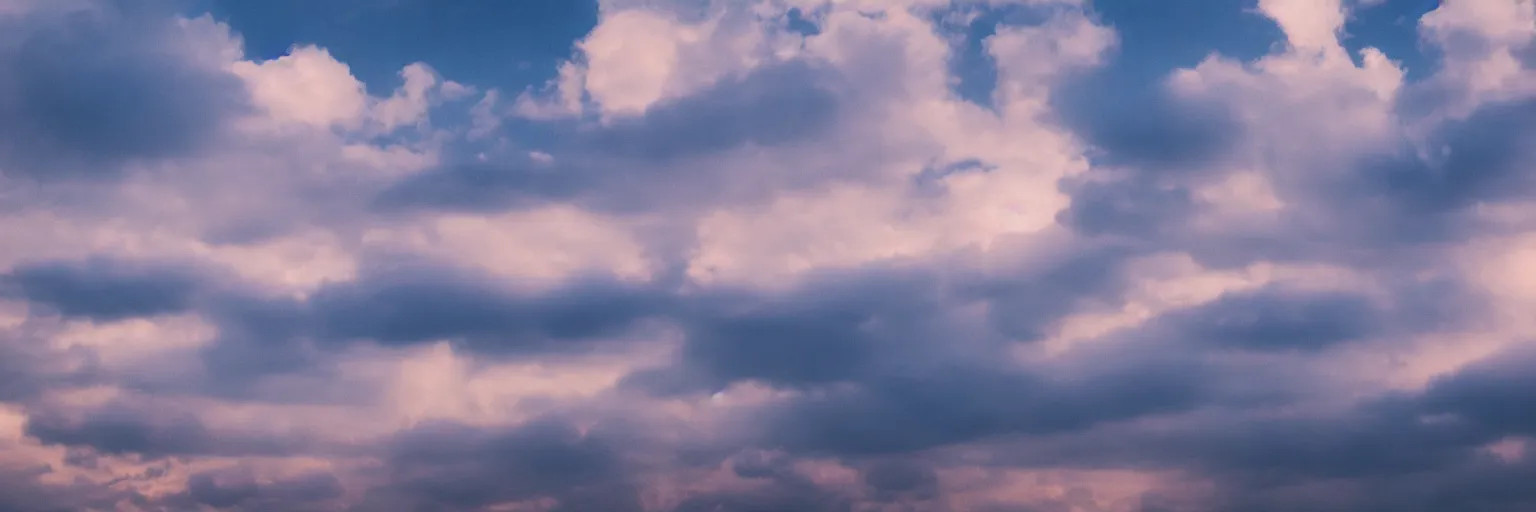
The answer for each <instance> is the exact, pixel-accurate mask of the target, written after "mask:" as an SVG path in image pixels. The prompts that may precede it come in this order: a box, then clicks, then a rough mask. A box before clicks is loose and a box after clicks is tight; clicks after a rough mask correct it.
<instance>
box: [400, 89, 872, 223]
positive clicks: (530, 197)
mask: <svg viewBox="0 0 1536 512" xmlns="http://www.w3.org/2000/svg"><path fill="white" fill-rule="evenodd" d="M837 82H838V78H837V77H836V76H835V74H834V73H832V72H831V71H830V70H828V69H825V68H823V67H820V66H818V65H816V64H812V63H809V62H803V61H790V62H786V63H780V64H774V65H769V66H767V67H765V68H763V69H759V70H756V71H753V72H751V73H748V74H746V75H742V76H728V77H726V78H723V79H722V80H721V81H719V82H718V83H716V84H713V85H711V86H710V87H708V88H705V89H704V90H701V91H697V92H694V93H692V94H689V95H686V96H683V97H680V98H677V99H672V100H664V101H663V102H661V103H659V104H657V105H654V106H652V107H650V108H649V109H647V110H646V112H644V113H643V114H641V115H638V116H635V117H619V118H616V119H615V120H613V121H612V122H610V123H607V124H603V125H597V126H580V127H566V128H563V130H564V135H565V136H564V137H562V138H560V139H558V140H560V141H561V142H560V143H559V144H558V145H557V147H555V148H553V149H552V150H551V151H550V152H551V153H552V154H554V156H555V161H554V162H553V163H549V164H544V163H539V162H535V161H532V160H529V159H527V158H526V157H525V156H523V155H521V154H516V155H510V156H509V155H505V154H497V155H496V156H495V158H489V159H487V160H486V161H480V160H478V159H477V160H466V161H459V162H453V163H450V164H448V165H445V166H443V167H441V168H438V169H434V170H429V171H425V172H423V173H420V174H417V175H414V176H411V177H407V178H405V179H403V180H401V181H400V182H399V183H398V184H396V185H394V186H392V187H390V188H388V189H386V190H384V191H383V192H382V193H380V195H379V196H378V197H377V199H376V201H375V204H376V206H377V207H378V208H379V209H381V210H383V211H402V210H404V211H410V210H416V209H422V208H427V209H441V210H460V211H496V210H505V209H512V208H518V207H523V206H527V205H531V204H539V203H542V202H545V201H573V202H576V203H578V204H582V205H585V206H589V207H593V208H597V209H602V210H611V211H636V210H654V209H673V208H679V207H683V206H684V205H680V204H675V203H676V201H675V199H677V198H680V197H687V198H688V204H687V205H686V206H688V207H696V206H699V201H701V200H702V201H705V202H708V203H710V204H714V202H715V201H725V200H727V199H729V198H737V197H738V196H741V195H743V194H751V193H755V192H754V190H755V189H756V188H758V187H757V185H756V184H763V183H768V182H770V181H773V180H792V181H801V182H807V183H811V182H817V181H819V180H824V179H830V178H832V177H828V176H817V175H812V174H810V173H798V174H796V173H791V174H796V175H793V176H767V175H748V174H744V173H742V172H733V169H731V168H729V167H721V166H719V165H717V164H715V163H713V162H711V161H709V160H708V157H711V156H715V155H719V154H721V153H724V152H728V151H731V150H736V149H740V148H744V147H759V148H782V147H786V146H791V145H794V144H798V143H803V142H807V141H813V140H816V139H817V138H818V137H820V136H824V135H826V134H828V133H829V132H830V131H831V129H832V128H833V126H834V125H835V124H836V121H837V118H838V116H839V115H840V112H841V111H842V109H843V106H842V102H843V98H842V95H843V92H842V91H841V90H840V89H839V86H838V85H837ZM557 129H561V128H557ZM743 183H747V185H744V184H743Z"/></svg>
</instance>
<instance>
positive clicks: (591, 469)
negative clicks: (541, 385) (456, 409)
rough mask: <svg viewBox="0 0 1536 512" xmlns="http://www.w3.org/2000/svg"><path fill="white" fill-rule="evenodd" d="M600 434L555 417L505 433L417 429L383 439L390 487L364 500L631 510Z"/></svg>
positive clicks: (631, 490) (419, 506)
mask: <svg viewBox="0 0 1536 512" xmlns="http://www.w3.org/2000/svg"><path fill="white" fill-rule="evenodd" d="M601 432H602V429H597V430H596V432H595V433H582V432H581V431H580V430H578V429H577V428H576V427H575V426H574V425H573V424H571V423H570V422H568V421H565V420H561V419H558V418H545V419H538V420H534V421H532V422H530V423H528V424H526V425H522V426H518V427H515V428H510V429H505V430H482V429H478V428H474V427H468V426H464V425H455V424H446V423H436V424H427V425H422V426H419V427H417V428H414V429H412V430H409V431H406V432H403V433H401V434H400V435H399V436H398V437H397V438H396V439H394V440H393V441H392V442H390V444H389V449H388V453H389V454H388V456H387V460H388V462H389V473H390V474H389V475H388V477H389V479H390V484H389V485H388V486H387V487H381V488H377V489H375V490H374V491H373V495H372V496H371V497H370V498H369V499H368V500H366V501H369V502H372V503H375V504H376V505H375V506H384V507H389V509H395V508H397V507H398V506H399V505H400V504H404V506H406V507H408V509H410V510H464V509H476V508H482V507H485V506H488V505H492V504H496V503H504V502H509V501H522V500H532V499H539V498H551V499H555V500H557V501H558V502H559V504H560V505H559V508H558V509H557V510H561V511H572V512H574V511H579V510H612V511H614V512H624V511H639V510H640V504H639V502H638V496H637V495H636V494H635V493H636V488H635V487H634V485H633V484H632V483H631V482H630V481H629V475H630V469H629V468H628V467H627V465H626V462H625V461H624V460H623V455H622V452H621V447H619V446H616V445H613V444H611V443H610V442H609V441H607V440H605V439H604V437H603V436H602V434H601ZM401 500H403V501H401ZM392 503H393V504H392Z"/></svg>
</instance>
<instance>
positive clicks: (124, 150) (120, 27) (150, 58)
mask: <svg viewBox="0 0 1536 512" xmlns="http://www.w3.org/2000/svg"><path fill="white" fill-rule="evenodd" d="M151 3H158V2H146V3H145V5H146V6H147V5H148V4H151ZM90 5H91V6H92V7H94V8H87V9H84V10H78V11H70V10H69V9H68V8H67V7H66V8H61V9H54V8H51V7H49V6H46V5H45V6H42V7H37V8H33V9H31V10H30V11H29V12H27V13H23V14H21V15H19V16H5V17H0V34H3V35H0V171H3V172H4V173H5V174H9V175H15V176H25V177H30V178H38V179H44V180H49V179H66V178H71V177H103V176H111V175H113V174H115V173H117V172H118V171H119V170H120V169H121V167H122V165H124V164H125V163H129V162H134V161H147V160H155V159H161V158H168V157H174V156H179V155H184V154H188V153H191V152H195V151H197V150H200V149H201V148H203V147H204V146H205V145H206V144H208V143H209V142H210V141H211V137H212V136H213V135H214V134H216V133H218V131H219V130H220V127H221V125H222V124H223V122H224V121H225V120H226V119H228V118H229V117H230V116H232V115H234V114H236V113H238V112H240V111H242V110H243V109H244V108H246V106H247V96H246V91H245V90H244V85H243V83H241V82H240V81H239V79H238V78H236V77H234V76H233V75H230V74H228V73H225V72H223V71H222V70H217V69H209V68H208V67H207V66H206V65H205V64H203V63H198V62H195V61H194V60H193V56H192V52H193V51H195V50H197V48H196V47H195V46H194V45H196V44H206V43H199V42H194V41H192V40H191V39H190V38H188V37H187V36H186V35H185V33H184V32H183V30H182V29H181V28H179V27H177V26H176V25H175V23H174V22H173V21H172V20H170V19H166V18H163V17H160V16H158V15H152V14H150V13H149V12H148V11H150V10H152V9H149V8H148V7H146V6H136V5H134V4H131V3H126V2H93V3H91V4H90Z"/></svg>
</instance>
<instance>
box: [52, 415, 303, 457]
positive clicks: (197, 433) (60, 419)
mask: <svg viewBox="0 0 1536 512" xmlns="http://www.w3.org/2000/svg"><path fill="white" fill-rule="evenodd" d="M29 412H30V414H29V417H28V420H27V424H26V434H27V435H28V436H31V437H33V438H36V439H37V440H38V441H40V442H42V443H44V444H52V445H63V446H83V447H90V448H92V449H94V450H96V451H97V452H99V453H105V454H114V455H122V454H139V455H142V456H145V457H149V458H159V457H169V456H177V455H228V456H249V455H281V454H284V453H291V452H293V451H294V450H297V449H298V448H299V446H298V444H299V443H297V442H295V441H294V440H292V439H278V438H265V437H259V436H258V437H252V436H245V435H241V434H237V433H230V432H215V431H213V430H210V429H209V428H208V427H207V426H205V425H204V424H203V422H202V420H201V419H199V418H198V417H196V416H195V415H192V414H188V413H167V412H160V411H155V410H151V409H149V408H146V407H144V406H143V405H142V404H138V405H135V404H127V403H113V404H109V405H106V406H103V407H100V408H96V409H91V410H87V411H84V412H83V414H80V415H71V414H67V413H65V412H64V411H53V410H47V409H40V410H33V411H29Z"/></svg>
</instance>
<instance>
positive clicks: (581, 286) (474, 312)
mask: <svg viewBox="0 0 1536 512" xmlns="http://www.w3.org/2000/svg"><path fill="white" fill-rule="evenodd" d="M668 300H669V297H668V295H667V294H666V293H665V291H664V290H657V289H652V288H649V287H648V286H646V285H631V284H626V283H623V282H620V281H617V280H614V279H611V278H602V277H599V278H594V279H579V278H578V279H574V280H572V281H570V282H568V283H566V284H565V285H564V286H562V287H561V288H559V289H557V290H555V291H552V292H548V293H540V294H527V293H519V292H517V291H516V290H515V289H514V288H513V287H512V286H511V285H510V284H509V283H504V282H501V281H500V280H498V279H495V278H491V277H488V276H478V275H473V274H470V273H464V272H456V271H453V270H448V269H432V268H408V269H399V270H386V271H380V272H375V273H372V274H369V275H365V276H364V277H363V278H361V279H359V280H357V281H353V282H348V283H339V284H336V285H330V286H327V287H325V288H323V289H321V290H320V291H318V292H317V293H315V294H314V296H313V297H312V298H310V300H309V301H308V303H307V304H306V305H305V307H306V308H307V309H308V311H309V316H308V317H307V318H306V319H307V320H309V321H312V322H314V325H313V326H312V327H313V328H314V329H315V331H314V332H315V333H316V334H317V335H318V336H319V337H320V338H321V339H329V340H337V341H342V340H348V339H370V340H374V341H378V342H380V343H384V344H409V343H420V342H427V341H434V340H438V339H455V340H461V341H463V342H465V343H467V344H468V345H469V346H471V347H472V348H474V349H476V350H480V351H484V352H516V351H520V350H543V351H549V350H554V351H559V350H562V347H560V346H559V342H560V341H574V340H580V339H590V338H595V337H600V336H605V335H613V334H620V333H622V332H624V331H625V330H626V329H627V328H628V327H630V326H631V325H633V324H635V323H636V322H638V321H639V320H641V319H643V318H645V317H647V316H651V315H654V314H657V313H663V312H666V311H667V309H668V305H667V302H668Z"/></svg>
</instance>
